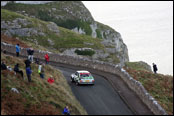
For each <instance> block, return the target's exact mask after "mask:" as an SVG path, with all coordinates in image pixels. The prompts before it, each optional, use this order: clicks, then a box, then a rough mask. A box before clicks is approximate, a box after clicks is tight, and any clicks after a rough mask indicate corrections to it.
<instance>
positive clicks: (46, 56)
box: [45, 53, 50, 64]
mask: <svg viewBox="0 0 174 116" xmlns="http://www.w3.org/2000/svg"><path fill="white" fill-rule="evenodd" d="M49 58H50V57H49V56H48V54H47V53H46V54H45V62H46V64H48V62H49Z"/></svg>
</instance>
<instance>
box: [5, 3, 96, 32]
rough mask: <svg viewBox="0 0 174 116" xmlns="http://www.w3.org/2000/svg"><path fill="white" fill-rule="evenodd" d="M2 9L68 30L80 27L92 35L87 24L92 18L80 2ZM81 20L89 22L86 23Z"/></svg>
mask: <svg viewBox="0 0 174 116" xmlns="http://www.w3.org/2000/svg"><path fill="white" fill-rule="evenodd" d="M2 8H4V9H8V10H11V11H15V12H16V11H18V12H20V13H21V14H27V15H29V16H34V17H36V18H38V19H41V20H44V21H52V22H55V23H56V24H57V25H59V26H61V27H64V28H68V29H73V28H75V27H78V28H79V27H81V28H83V29H84V30H85V32H86V34H87V35H91V33H92V30H91V28H90V26H89V23H90V22H91V21H93V18H92V16H91V14H90V12H89V11H88V10H87V9H86V8H85V6H84V5H83V4H82V2H80V1H68V2H67V1H57V2H51V3H46V4H22V3H8V4H7V5H6V6H3V7H2ZM83 18H84V19H89V20H88V21H87V22H86V21H84V20H83Z"/></svg>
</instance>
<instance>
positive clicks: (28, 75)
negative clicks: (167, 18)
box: [26, 67, 32, 82]
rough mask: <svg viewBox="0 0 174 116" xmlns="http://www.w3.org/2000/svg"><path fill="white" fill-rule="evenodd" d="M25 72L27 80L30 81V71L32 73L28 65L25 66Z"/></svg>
mask: <svg viewBox="0 0 174 116" xmlns="http://www.w3.org/2000/svg"><path fill="white" fill-rule="evenodd" d="M26 73H27V78H28V82H31V73H32V70H31V68H30V67H27V68H26Z"/></svg>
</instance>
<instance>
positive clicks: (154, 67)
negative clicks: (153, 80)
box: [152, 63, 158, 74]
mask: <svg viewBox="0 0 174 116" xmlns="http://www.w3.org/2000/svg"><path fill="white" fill-rule="evenodd" d="M152 65H153V71H154V73H155V74H156V73H157V70H158V68H157V66H156V64H155V63H152Z"/></svg>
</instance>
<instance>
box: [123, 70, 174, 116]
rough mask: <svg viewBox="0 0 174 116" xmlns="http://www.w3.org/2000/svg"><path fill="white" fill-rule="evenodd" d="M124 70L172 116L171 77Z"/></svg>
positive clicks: (144, 71)
mask: <svg viewBox="0 0 174 116" xmlns="http://www.w3.org/2000/svg"><path fill="white" fill-rule="evenodd" d="M139 69H140V68H138V69H137V70H136V69H135V67H134V68H131V67H129V68H126V67H125V70H126V71H127V72H128V73H129V74H130V75H131V76H132V77H133V78H134V79H136V80H137V81H140V82H141V83H142V84H143V86H144V87H145V89H146V90H147V91H148V92H149V93H150V94H151V95H152V96H153V97H154V98H155V99H156V100H157V101H158V103H159V104H160V105H161V106H162V107H163V108H164V109H165V110H166V112H167V113H168V114H169V115H173V76H170V75H163V74H154V73H152V72H149V71H146V70H139Z"/></svg>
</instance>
